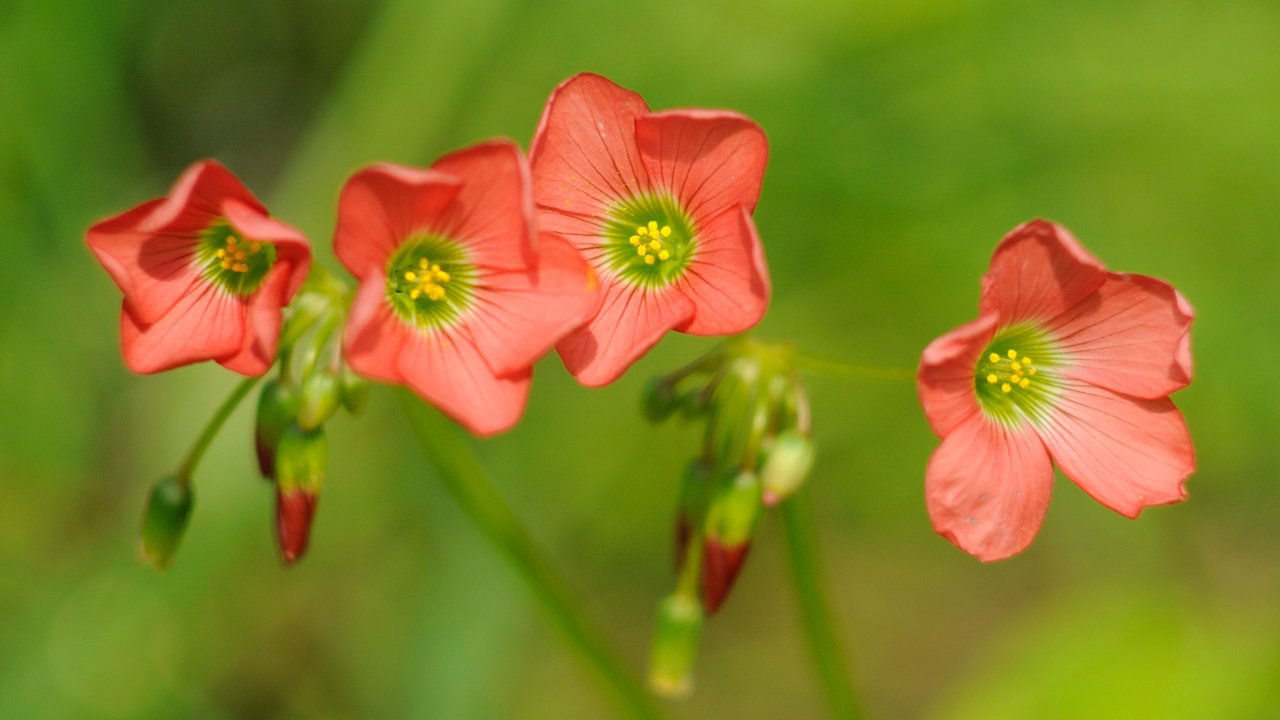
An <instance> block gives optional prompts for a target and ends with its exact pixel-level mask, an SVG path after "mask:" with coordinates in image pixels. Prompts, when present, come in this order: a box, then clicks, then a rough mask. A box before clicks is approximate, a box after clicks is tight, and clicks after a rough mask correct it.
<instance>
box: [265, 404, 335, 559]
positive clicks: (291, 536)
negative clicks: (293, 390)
mask: <svg viewBox="0 0 1280 720" xmlns="http://www.w3.org/2000/svg"><path fill="white" fill-rule="evenodd" d="M328 462H329V448H328V443H327V441H326V440H325V435H324V430H323V429H322V428H316V429H315V430H303V429H302V428H300V427H298V425H297V424H293V425H290V426H289V427H288V428H286V429H285V431H284V434H283V435H281V436H280V444H279V446H278V447H277V449H276V485H277V487H276V532H277V535H278V536H279V538H280V554H281V557H283V558H284V561H285V562H286V563H293V562H295V561H296V560H297V559H298V558H300V557H302V554H303V553H304V552H306V550H307V541H308V538H309V537H310V534H311V520H312V517H313V516H314V514H315V506H316V500H317V498H318V497H319V494H320V488H321V487H322V486H323V485H324V476H325V469H326V466H327V465H328Z"/></svg>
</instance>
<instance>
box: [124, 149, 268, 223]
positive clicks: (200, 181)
mask: <svg viewBox="0 0 1280 720" xmlns="http://www.w3.org/2000/svg"><path fill="white" fill-rule="evenodd" d="M228 200H239V201H240V202H242V203H244V204H245V205H248V206H250V207H252V208H255V209H257V210H258V211H259V212H261V213H263V214H266V208H264V207H263V206H262V203H260V202H258V198H256V197H254V196H253V193H251V192H249V189H248V188H246V187H245V186H244V183H242V182H240V179H239V178H237V177H236V176H235V175H233V174H232V173H231V171H230V170H228V169H227V168H226V167H224V166H223V165H222V164H221V163H219V162H218V161H216V160H201V161H199V162H196V163H194V164H193V165H191V166H190V167H188V168H187V169H186V170H185V171H184V172H183V173H182V176H181V177H179V178H178V181H177V182H176V183H174V185H173V189H172V190H170V191H169V196H168V197H166V198H165V199H164V201H163V202H162V203H161V204H160V205H158V206H156V208H155V210H154V212H152V213H151V214H150V215H149V216H148V217H147V218H146V220H145V221H144V222H143V223H142V224H141V225H140V227H139V229H140V230H142V231H144V232H151V233H161V234H171V235H183V234H193V233H199V232H200V231H202V230H204V229H205V228H207V227H209V225H210V224H211V223H212V222H213V221H214V219H216V218H218V217H220V216H221V214H222V204H223V203H224V202H226V201H228Z"/></svg>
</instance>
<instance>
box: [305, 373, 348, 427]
mask: <svg viewBox="0 0 1280 720" xmlns="http://www.w3.org/2000/svg"><path fill="white" fill-rule="evenodd" d="M341 399H342V384H341V383H340V382H339V381H338V376H337V375H334V374H333V373H331V372H327V371H321V372H317V373H314V374H312V375H309V376H307V379H306V380H303V381H302V395H301V397H300V398H299V399H298V427H301V428H302V429H303V430H315V429H316V428H318V427H320V426H321V425H324V422H325V421H326V420H328V419H329V418H330V416H332V415H333V413H334V411H336V410H337V409H338V403H339V402H340V401H341Z"/></svg>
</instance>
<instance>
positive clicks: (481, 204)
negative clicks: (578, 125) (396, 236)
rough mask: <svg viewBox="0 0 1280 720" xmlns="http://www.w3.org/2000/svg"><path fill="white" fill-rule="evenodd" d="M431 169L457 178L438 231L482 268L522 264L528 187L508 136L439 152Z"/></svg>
mask: <svg viewBox="0 0 1280 720" xmlns="http://www.w3.org/2000/svg"><path fill="white" fill-rule="evenodd" d="M431 169H433V170H437V171H439V172H442V173H445V174H447V175H451V176H453V177H456V178H459V179H460V180H462V187H461V189H460V190H459V191H458V195H457V197H456V198H455V199H454V202H453V203H452V204H450V205H449V207H448V208H447V209H446V211H445V215H444V217H443V218H442V220H443V223H444V225H443V228H444V233H445V234H446V235H448V236H449V237H452V238H454V239H456V240H457V241H458V242H461V243H462V244H463V245H465V246H466V247H467V250H468V251H469V253H470V255H471V259H472V261H473V262H475V263H476V264H478V265H481V266H484V267H493V268H504V269H522V270H523V269H526V268H531V267H532V266H533V265H534V264H535V259H534V252H533V238H534V235H533V233H534V231H533V191H532V187H531V183H530V180H529V163H528V162H527V161H526V160H525V157H524V154H523V153H521V152H520V148H518V147H516V145H515V144H514V143H512V142H511V141H509V140H495V141H492V142H487V143H481V144H479V145H473V146H471V147H469V148H466V149H464V150H459V151H458V152H455V153H451V154H449V155H445V156H444V157H442V158H440V159H439V160H437V161H436V162H435V163H434V164H433V165H432V166H431Z"/></svg>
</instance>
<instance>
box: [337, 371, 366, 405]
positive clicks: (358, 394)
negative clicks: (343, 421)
mask: <svg viewBox="0 0 1280 720" xmlns="http://www.w3.org/2000/svg"><path fill="white" fill-rule="evenodd" d="M368 401H369V381H368V380H365V379H364V378H362V377H360V376H359V375H357V374H355V371H353V370H352V369H351V368H349V367H344V368H342V406H343V407H345V408H346V409H347V412H349V413H351V414H352V415H359V414H360V411H361V410H363V409H364V406H365V405H366V404H368Z"/></svg>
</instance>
